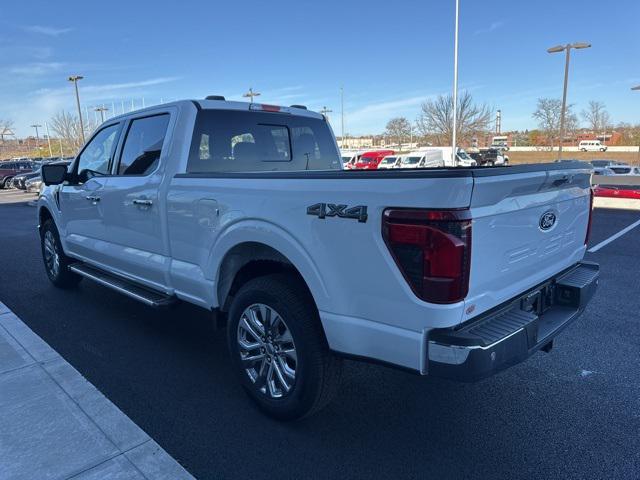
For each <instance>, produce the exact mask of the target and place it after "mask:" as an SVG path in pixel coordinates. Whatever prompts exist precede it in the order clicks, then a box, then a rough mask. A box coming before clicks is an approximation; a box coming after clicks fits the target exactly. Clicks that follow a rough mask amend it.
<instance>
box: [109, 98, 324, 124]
mask: <svg viewBox="0 0 640 480" xmlns="http://www.w3.org/2000/svg"><path fill="white" fill-rule="evenodd" d="M191 105H194V106H195V107H196V108H197V109H198V110H200V109H204V110H245V111H257V112H260V111H263V112H271V113H287V114H291V115H298V116H302V117H310V118H317V119H319V120H322V119H324V118H325V117H324V116H323V115H322V114H320V113H318V112H314V111H312V110H307V109H306V108H301V107H300V106H289V107H287V106H281V105H271V104H266V103H249V102H236V101H230V100H207V99H194V100H176V101H175V102H167V103H163V104H160V105H152V106H149V107H146V108H141V109H138V110H134V111H132V112H127V113H123V114H120V115H116V116H115V117H112V118H110V119H109V120H112V119H120V118H126V117H129V116H131V115H134V114H139V113H141V112H153V111H156V110H158V109H160V108H166V107H168V106H177V107H183V108H184V107H186V106H191Z"/></svg>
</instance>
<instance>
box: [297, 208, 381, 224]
mask: <svg viewBox="0 0 640 480" xmlns="http://www.w3.org/2000/svg"><path fill="white" fill-rule="evenodd" d="M307 215H314V216H316V217H318V218H322V219H324V218H327V217H340V218H353V219H354V220H358V222H360V223H365V222H366V221H367V218H368V217H369V216H368V215H367V207H366V206H365V205H358V206H356V207H351V208H349V206H348V205H335V204H333V203H316V204H315V205H311V206H310V207H307Z"/></svg>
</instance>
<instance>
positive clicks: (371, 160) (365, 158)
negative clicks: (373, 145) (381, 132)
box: [355, 150, 396, 170]
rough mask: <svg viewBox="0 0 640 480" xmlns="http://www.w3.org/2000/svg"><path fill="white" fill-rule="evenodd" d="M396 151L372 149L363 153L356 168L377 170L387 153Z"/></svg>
mask: <svg viewBox="0 0 640 480" xmlns="http://www.w3.org/2000/svg"><path fill="white" fill-rule="evenodd" d="M394 153H396V152H395V151H394V150H372V151H370V152H365V153H363V154H362V155H361V156H360V158H359V159H358V161H356V164H355V169H356V170H376V169H377V168H378V165H379V164H380V162H381V161H382V159H383V158H384V157H386V156H387V155H393V154H394Z"/></svg>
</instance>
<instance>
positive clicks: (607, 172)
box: [593, 167, 615, 176]
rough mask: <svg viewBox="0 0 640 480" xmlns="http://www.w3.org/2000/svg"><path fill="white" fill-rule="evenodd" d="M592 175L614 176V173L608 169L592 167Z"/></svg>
mask: <svg viewBox="0 0 640 480" xmlns="http://www.w3.org/2000/svg"><path fill="white" fill-rule="evenodd" d="M593 174H594V175H604V176H612V175H615V173H613V170H611V169H610V168H609V167H594V168H593Z"/></svg>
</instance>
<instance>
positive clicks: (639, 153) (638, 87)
mask: <svg viewBox="0 0 640 480" xmlns="http://www.w3.org/2000/svg"><path fill="white" fill-rule="evenodd" d="M631 90H634V91H638V90H640V85H636V86H635V87H631ZM638 165H640V146H638Z"/></svg>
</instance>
